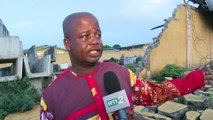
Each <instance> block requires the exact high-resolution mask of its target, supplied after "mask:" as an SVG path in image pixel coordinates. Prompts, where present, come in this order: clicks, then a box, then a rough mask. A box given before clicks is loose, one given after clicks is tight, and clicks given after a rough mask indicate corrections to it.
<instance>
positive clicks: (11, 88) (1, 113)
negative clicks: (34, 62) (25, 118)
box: [0, 77, 40, 120]
mask: <svg viewBox="0 0 213 120" xmlns="http://www.w3.org/2000/svg"><path fill="white" fill-rule="evenodd" d="M28 81H29V79H28V78H27V77H24V78H23V79H18V78H17V79H16V80H13V81H7V82H2V83H0V91H1V92H0V120H1V119H3V118H4V117H5V116H6V115H8V114H9V113H13V112H24V111H27V110H30V109H32V108H33V106H35V105H36V104H37V103H38V102H39V100H40V96H39V94H38V92H37V91H36V89H34V88H33V87H32V86H31V85H30V83H29V82H28Z"/></svg>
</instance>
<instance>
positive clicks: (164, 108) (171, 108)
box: [158, 101, 188, 120]
mask: <svg viewBox="0 0 213 120" xmlns="http://www.w3.org/2000/svg"><path fill="white" fill-rule="evenodd" d="M186 111H188V107H187V106H186V105H183V104H179V103H174V102H170V101H167V102H166V103H164V104H162V105H161V106H159V107H158V113H159V114H161V115H165V116H168V117H171V118H172V119H174V120H181V119H183V117H184V114H185V113H186Z"/></svg>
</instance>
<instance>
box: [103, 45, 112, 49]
mask: <svg viewBox="0 0 213 120" xmlns="http://www.w3.org/2000/svg"><path fill="white" fill-rule="evenodd" d="M103 47H104V48H112V47H111V46H110V45H104V46H103Z"/></svg>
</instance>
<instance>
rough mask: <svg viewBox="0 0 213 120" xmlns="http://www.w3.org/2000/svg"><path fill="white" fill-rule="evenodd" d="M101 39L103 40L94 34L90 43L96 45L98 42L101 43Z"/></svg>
mask: <svg viewBox="0 0 213 120" xmlns="http://www.w3.org/2000/svg"><path fill="white" fill-rule="evenodd" d="M100 41H101V39H100V38H97V37H96V36H95V35H92V37H91V39H90V44H95V45H97V44H99V43H100Z"/></svg>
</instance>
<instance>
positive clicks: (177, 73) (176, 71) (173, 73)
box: [153, 64, 187, 83]
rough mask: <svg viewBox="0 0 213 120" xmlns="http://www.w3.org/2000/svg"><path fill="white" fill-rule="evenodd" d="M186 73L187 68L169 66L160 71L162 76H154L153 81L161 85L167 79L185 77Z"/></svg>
mask: <svg viewBox="0 0 213 120" xmlns="http://www.w3.org/2000/svg"><path fill="white" fill-rule="evenodd" d="M186 71H187V69H186V68H185V67H180V66H176V65H175V64H168V65H166V66H165V67H164V68H163V69H162V70H161V71H160V75H158V76H154V77H153V79H155V80H156V81H158V82H159V83H161V82H163V81H165V77H172V78H173V79H175V78H181V77H184V76H185V74H184V72H186Z"/></svg>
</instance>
